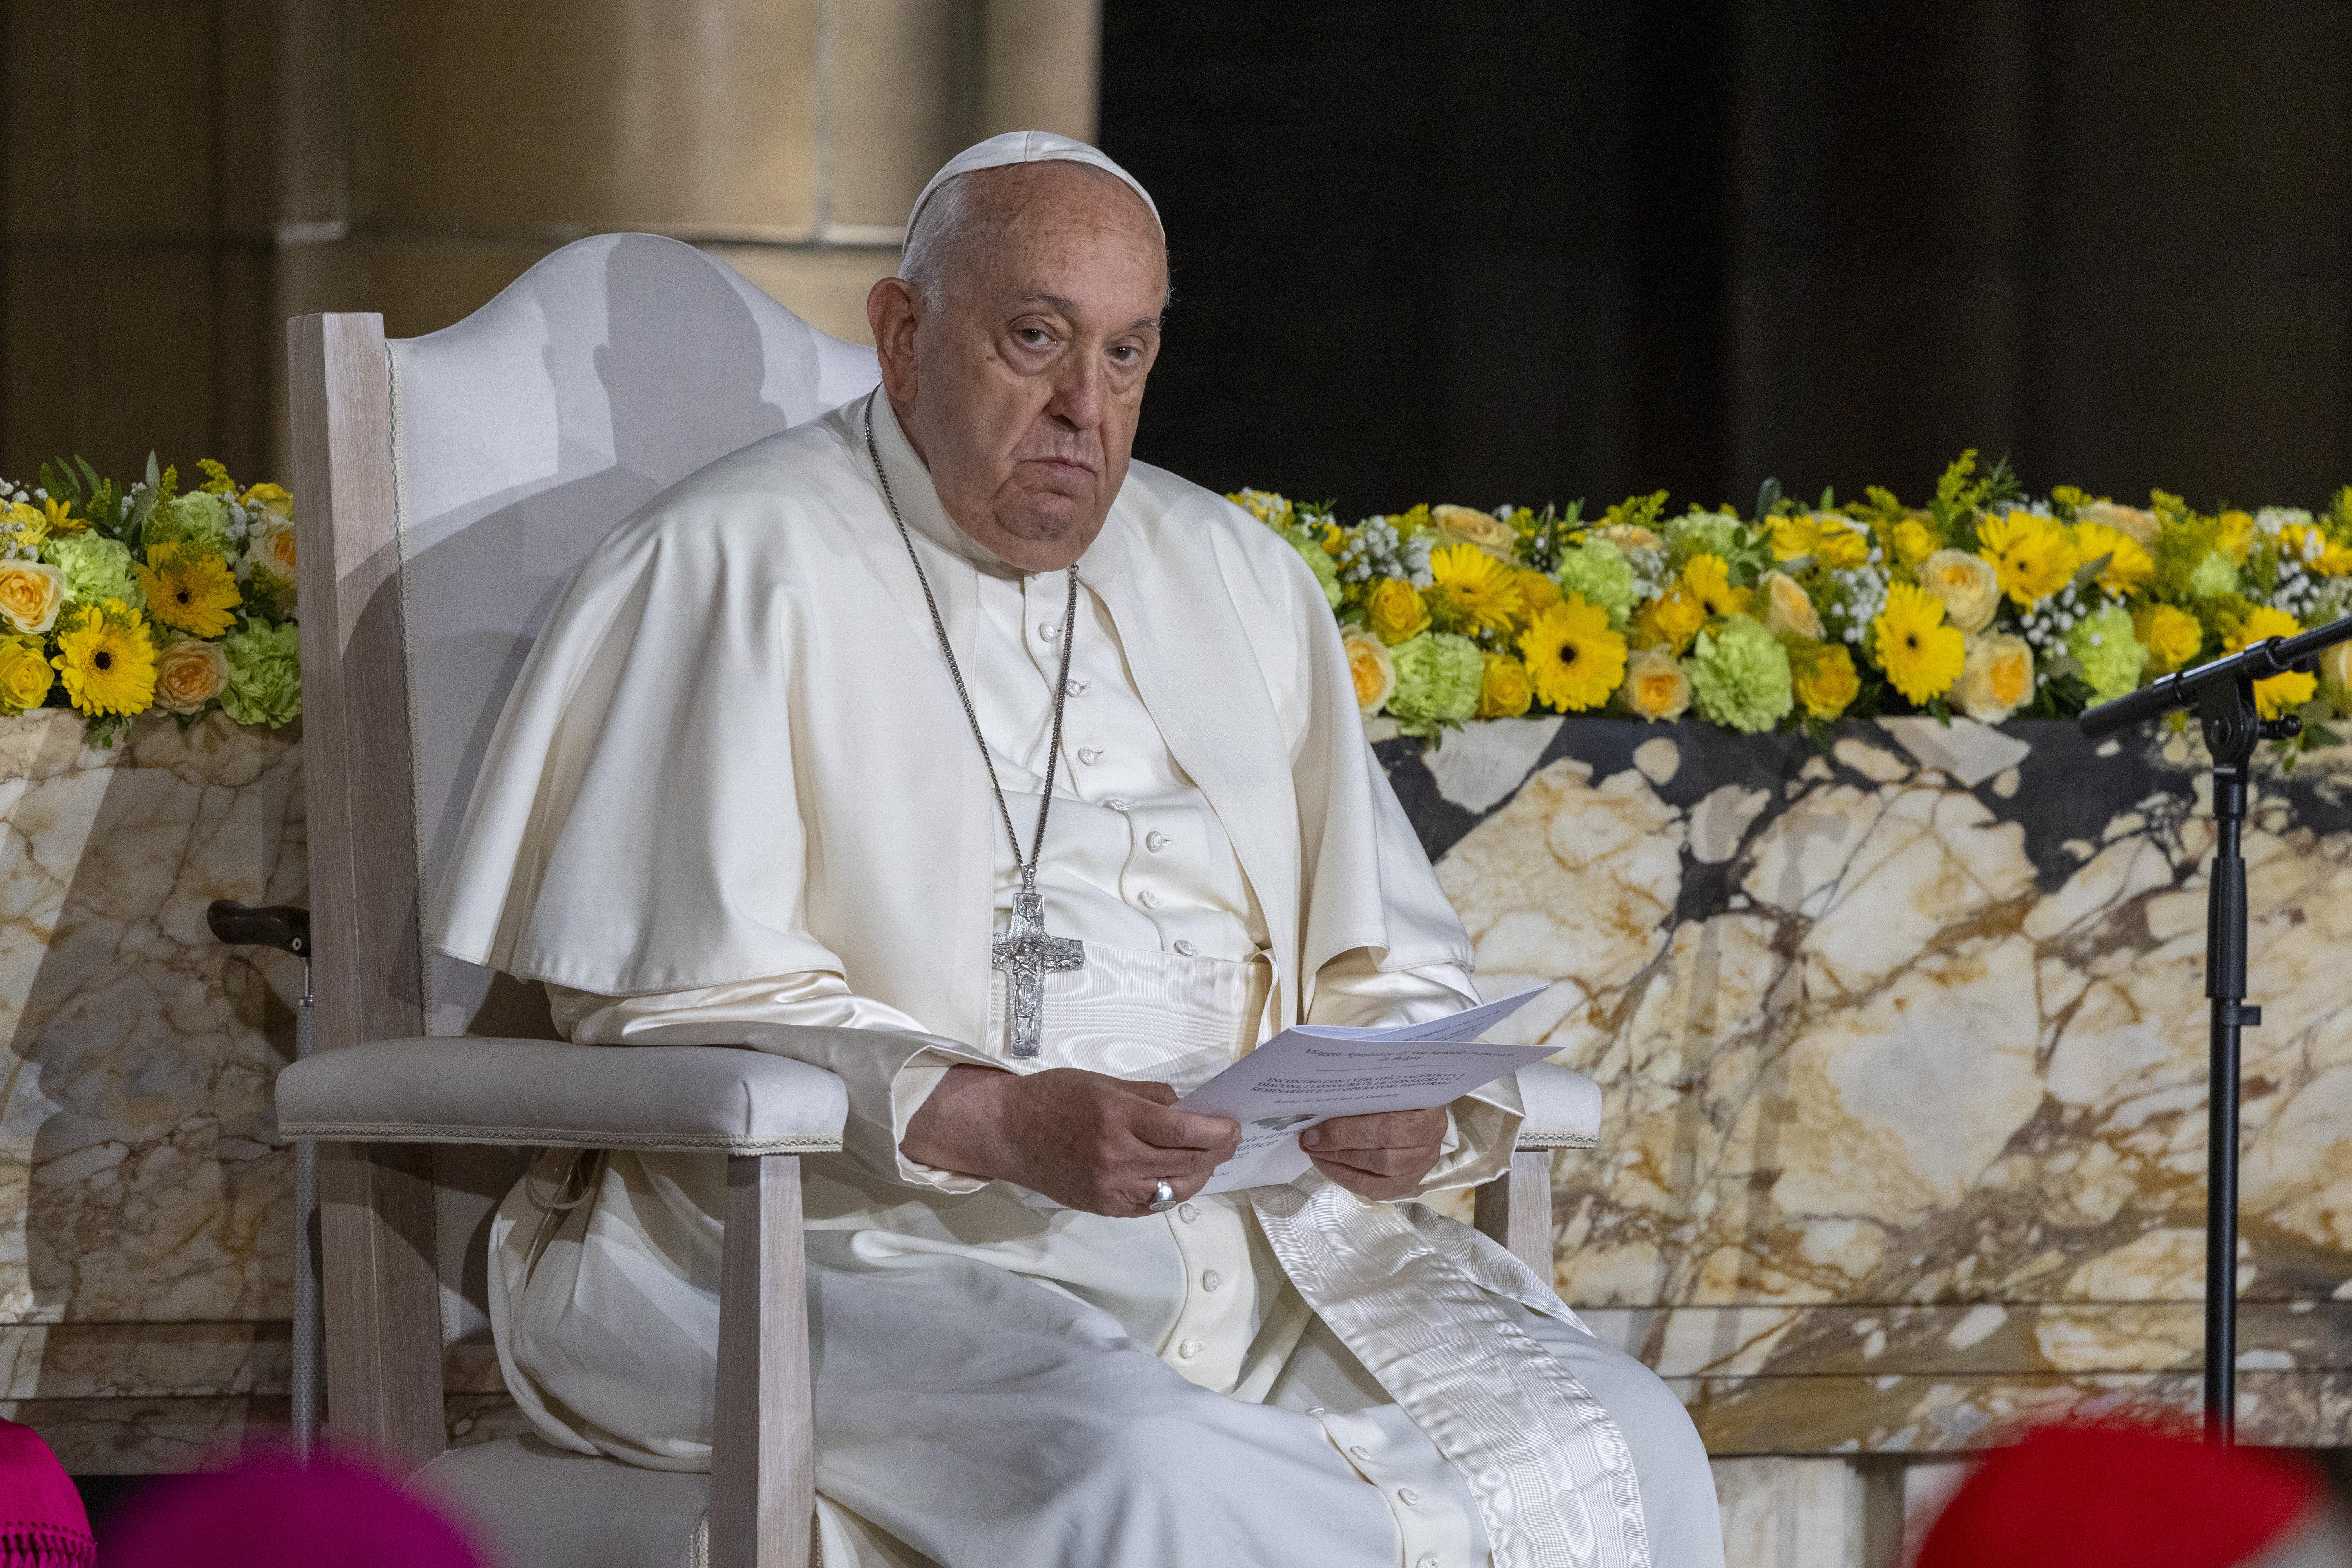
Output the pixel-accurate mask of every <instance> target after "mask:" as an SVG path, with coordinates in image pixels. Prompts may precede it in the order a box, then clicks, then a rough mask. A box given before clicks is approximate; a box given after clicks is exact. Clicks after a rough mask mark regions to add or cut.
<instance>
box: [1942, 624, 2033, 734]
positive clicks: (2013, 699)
mask: <svg viewBox="0 0 2352 1568" xmlns="http://www.w3.org/2000/svg"><path fill="white" fill-rule="evenodd" d="M2032 695H2033V648H2032V645H2030V644H2029V643H2027V642H2026V640H2025V639H2024V638H2023V637H2011V636H2010V635H2009V634H2008V633H2007V632H1995V633H1993V634H1992V635H1991V636H1990V637H1971V638H1969V653H1968V662H1967V663H1965V664H1963V665H1961V666H1960V678H1959V679H1958V680H1957V681H1955V682H1953V684H1952V703H1953V706H1955V707H1957V708H1958V709H1959V710H1960V711H1961V712H1963V713H1965V714H1967V715H1968V716H1969V718H1971V719H1973V720H1975V721H1977V722H1978V723H1979V724H1998V723H2000V721H2002V720H2004V719H2006V718H2008V717H2009V716H2010V715H2011V714H2012V713H2014V712H2016V711H2017V710H2019V709H2020V708H2022V707H2024V706H2025V704H2026V701H2027V700H2028V699H2030V698H2032Z"/></svg>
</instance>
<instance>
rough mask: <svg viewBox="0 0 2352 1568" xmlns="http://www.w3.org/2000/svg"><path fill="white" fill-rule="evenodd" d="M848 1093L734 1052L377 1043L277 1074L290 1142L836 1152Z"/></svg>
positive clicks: (794, 1067)
mask: <svg viewBox="0 0 2352 1568" xmlns="http://www.w3.org/2000/svg"><path fill="white" fill-rule="evenodd" d="M848 1114H849V1096H848V1091H847V1090H846V1089H844V1088H843V1087H842V1082H841V1079H838V1078H836V1077H835V1076H834V1075H833V1074H832V1073H829V1072H826V1071H825V1070H824V1068H814V1067H811V1066H809V1065H808V1064H807V1063H806V1062H799V1061H794V1060H793V1059H792V1058H789V1057H779V1056H772V1055H770V1054H768V1053H767V1052H764V1051H755V1050H751V1049H748V1048H743V1047H733V1046H572V1045H563V1044H560V1043H557V1042H554V1041H549V1040H500V1039H482V1038H477V1037H470V1036H459V1037H438V1038H429V1039H405V1040H371V1041H369V1042H367V1043H366V1044H364V1045H357V1046H345V1047H341V1048H340V1049H337V1050H331V1051H321V1052H320V1053H319V1054H318V1055H317V1056H315V1057H311V1058H307V1059H306V1060H302V1061H298V1062H296V1063H295V1064H294V1065H293V1066H291V1067H289V1068H287V1069H286V1070H285V1071H283V1072H281V1073H279V1074H278V1131H279V1132H280V1133H282V1134H283V1135H284V1136H286V1137H289V1138H331V1139H338V1140H342V1141H346V1142H355V1143H529V1144H536V1145H540V1146H542V1147H549V1148H558V1149H645V1150H655V1151H663V1152H680V1153H682V1152H695V1151H703V1150H708V1151H711V1152H724V1153H729V1154H829V1153H836V1152H839V1151H840V1149H841V1129H842V1123H843V1122H844V1121H845V1120H846V1119H847V1117H848Z"/></svg>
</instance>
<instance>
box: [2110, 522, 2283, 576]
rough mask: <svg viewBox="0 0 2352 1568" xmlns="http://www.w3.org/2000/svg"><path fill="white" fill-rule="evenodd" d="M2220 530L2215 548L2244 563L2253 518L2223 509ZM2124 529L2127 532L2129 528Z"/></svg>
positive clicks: (2251, 535)
mask: <svg viewBox="0 0 2352 1568" xmlns="http://www.w3.org/2000/svg"><path fill="white" fill-rule="evenodd" d="M2128 531H2129V530H2126V532H2128ZM2253 543H2254V520H2253V518H2252V516H2251V515H2249V514H2248V513H2245V512H2242V511H2225V512H2223V513H2222V514H2221V536H2220V538H2218V539H2217V540H2215V541H2214V546H2215V548H2216V549H2218V550H2220V551H2221V553H2222V554H2224V555H2226V556H2228V557H2229V558H2230V559H2231V561H2233V562H2235V563H2238V564H2239V565H2241V566H2243V565H2244V564H2245V563H2246V552H2247V551H2249V550H2251V549H2252V548H2253Z"/></svg>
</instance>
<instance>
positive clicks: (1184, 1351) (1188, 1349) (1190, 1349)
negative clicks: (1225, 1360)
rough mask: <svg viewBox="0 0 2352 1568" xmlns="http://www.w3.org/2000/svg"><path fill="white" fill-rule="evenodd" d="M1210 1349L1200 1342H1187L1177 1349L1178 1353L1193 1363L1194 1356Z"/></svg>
mask: <svg viewBox="0 0 2352 1568" xmlns="http://www.w3.org/2000/svg"><path fill="white" fill-rule="evenodd" d="M1208 1348H1209V1347H1208V1346H1206V1345H1204V1344H1202V1342H1200V1341H1198V1340H1186V1341H1185V1342H1183V1343H1182V1344H1181V1345H1178V1346H1177V1347H1176V1353H1177V1354H1178V1355H1180V1356H1182V1357H1183V1358H1184V1359H1185V1360H1186V1361H1191V1360H1192V1358H1193V1357H1194V1356H1196V1355H1199V1354H1200V1353H1201V1352H1202V1351H1204V1350H1206V1349H1208Z"/></svg>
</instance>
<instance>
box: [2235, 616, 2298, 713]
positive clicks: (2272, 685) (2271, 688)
mask: <svg viewBox="0 0 2352 1568" xmlns="http://www.w3.org/2000/svg"><path fill="white" fill-rule="evenodd" d="M2301 630H2303V623H2302V622H2301V621H2298V620H2296V619H2295V618H2294V616H2290V615H2288V614H2287V613H2286V612H2285V611H2284V610H2273V609H2272V608H2271V607H2270V606H2269V605H2263V606H2262V608H2260V609H2258V610H2255V611H2253V612H2252V613H2251V614H2249V615H2248V616H2246V618H2245V621H2244V623H2243V624H2242V625H2241V626H2239V627H2238V629H2237V630H2236V631H2235V632H2233V633H2231V637H2230V640H2229V642H2228V643H2227V644H2225V645H2224V648H2223V651H2225V652H2228V653H2236V652H2237V651H2238V650H2239V649H2240V648H2247V647H2253V646H2254V644H2256V643H2258V642H2261V641H2262V640H2263V638H2265V637H2293V636H2294V634H2295V633H2297V632H2299V631H2301ZM2318 689H2319V678H2318V677H2317V676H2313V675H2298V674H2296V673H2295V672H2294V670H2289V671H2287V673H2285V674H2284V675H2273V676H2272V677H2271V678H2270V679H2268V680H2257V681H2255V682H2254V706H2255V707H2256V708H2258V709H2260V710H2262V715H2263V718H2265V719H2275V718H2277V717H2278V716H2279V715H2280V714H2282V713H2284V712H2285V711H2287V710H2289V709H2291V708H2300V707H2302V706H2303V705H2304V704H2305V703H2306V702H2308V701H2310V700H2311V699H2312V696H2313V694H2314V693H2315V692H2316V691H2318Z"/></svg>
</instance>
